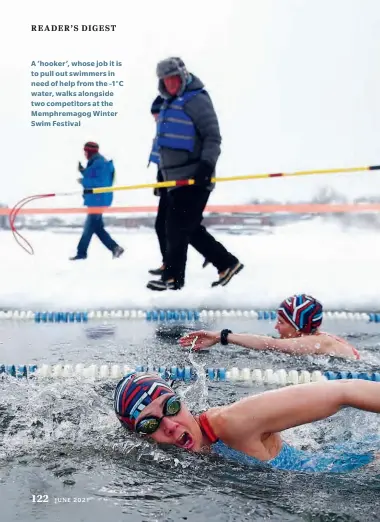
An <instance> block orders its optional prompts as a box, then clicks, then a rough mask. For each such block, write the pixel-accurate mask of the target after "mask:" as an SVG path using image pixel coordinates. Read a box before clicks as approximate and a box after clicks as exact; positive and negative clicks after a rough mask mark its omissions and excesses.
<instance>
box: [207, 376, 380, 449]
mask: <svg viewBox="0 0 380 522" xmlns="http://www.w3.org/2000/svg"><path fill="white" fill-rule="evenodd" d="M345 406H350V407H353V408H358V409H361V410H365V411H370V412H375V413H380V383H378V382H372V381H364V380H355V381H353V380H341V381H331V382H318V383H311V384H299V385H296V386H292V387H290V388H281V389H279V390H272V391H267V392H264V393H261V394H259V395H255V396H252V397H248V398H246V399H242V400H240V401H238V402H235V403H233V404H231V405H229V406H224V407H222V408H220V409H219V408H215V410H214V409H213V408H211V409H210V410H209V411H208V413H207V417H208V419H209V422H210V423H211V425H212V427H213V429H214V431H215V433H216V435H217V436H218V437H220V438H221V439H222V440H225V442H228V441H229V440H236V437H239V439H240V440H242V441H245V442H243V443H244V444H245V443H247V444H249V441H250V440H251V442H252V440H256V441H257V439H258V438H259V437H260V436H261V435H263V434H265V433H277V432H280V431H283V430H286V429H289V428H293V427H295V426H299V425H302V424H307V423H310V422H314V421H318V420H321V419H325V418H327V417H330V416H331V415H334V413H337V412H338V411H339V410H340V409H341V408H343V407H345ZM379 420H380V419H379Z"/></svg>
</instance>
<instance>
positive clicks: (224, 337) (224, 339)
mask: <svg viewBox="0 0 380 522" xmlns="http://www.w3.org/2000/svg"><path fill="white" fill-rule="evenodd" d="M230 333H232V331H231V330H227V328H226V329H225V330H222V331H221V332H220V343H221V344H223V345H224V346H226V344H228V340H227V338H228V334H230Z"/></svg>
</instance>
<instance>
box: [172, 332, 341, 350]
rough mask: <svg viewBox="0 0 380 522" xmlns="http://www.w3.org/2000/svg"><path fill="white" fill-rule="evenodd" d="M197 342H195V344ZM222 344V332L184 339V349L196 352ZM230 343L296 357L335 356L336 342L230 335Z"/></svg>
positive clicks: (316, 337) (311, 337)
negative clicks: (312, 355) (187, 348)
mask: <svg viewBox="0 0 380 522" xmlns="http://www.w3.org/2000/svg"><path fill="white" fill-rule="evenodd" d="M194 340H195V342H194ZM219 342H220V332H207V331H204V330H200V331H197V332H191V333H189V334H187V335H186V336H184V337H182V338H181V340H180V344H181V346H183V347H189V346H192V347H193V349H194V350H202V349H205V348H210V347H211V346H213V345H214V344H216V343H219ZM228 343H229V344H235V345H237V346H242V347H244V348H249V349H251V350H276V351H278V352H284V353H291V354H295V355H310V354H326V353H329V354H331V355H335V348H334V344H336V341H334V340H333V339H331V338H329V337H325V336H323V335H307V336H302V337H297V338H294V339H275V338H273V337H269V336H266V335H254V334H234V333H230V334H228Z"/></svg>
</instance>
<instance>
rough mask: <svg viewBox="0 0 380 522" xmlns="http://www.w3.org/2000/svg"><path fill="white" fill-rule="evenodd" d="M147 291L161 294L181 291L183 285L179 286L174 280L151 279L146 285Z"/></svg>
mask: <svg viewBox="0 0 380 522" xmlns="http://www.w3.org/2000/svg"><path fill="white" fill-rule="evenodd" d="M146 287H147V288H149V290H156V291H157V292H163V291H164V290H181V288H182V287H183V285H181V284H179V283H178V282H177V281H174V279H169V280H167V281H164V280H163V279H158V280H157V279H153V280H152V281H149V282H148V284H147V285H146Z"/></svg>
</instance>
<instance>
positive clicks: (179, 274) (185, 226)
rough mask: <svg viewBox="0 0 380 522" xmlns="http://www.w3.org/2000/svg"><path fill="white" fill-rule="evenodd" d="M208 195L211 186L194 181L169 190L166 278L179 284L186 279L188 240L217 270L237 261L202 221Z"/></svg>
mask: <svg viewBox="0 0 380 522" xmlns="http://www.w3.org/2000/svg"><path fill="white" fill-rule="evenodd" d="M209 197H210V191H209V190H207V189H206V188H204V187H198V186H193V185H192V186H189V187H180V188H176V189H174V190H171V191H168V194H167V208H166V254H165V261H166V268H165V271H164V274H163V279H164V280H168V279H175V281H176V282H177V283H178V284H179V285H183V284H184V283H185V270H186V261H187V248H188V246H189V244H190V245H191V246H192V247H194V248H195V250H197V251H198V252H199V253H200V254H201V255H202V256H203V257H204V258H205V259H207V260H208V261H210V263H212V264H213V265H214V266H215V268H216V269H217V270H218V272H224V270H227V268H230V267H231V266H233V265H234V264H236V263H237V262H238V259H237V258H236V257H235V256H233V255H232V254H231V253H230V252H228V250H226V248H225V247H224V246H223V245H222V244H221V243H219V242H218V241H216V239H215V238H214V237H213V236H212V235H211V234H209V233H208V232H207V230H206V229H205V227H204V226H203V225H202V224H201V223H202V220H203V211H204V209H205V207H206V204H207V201H208V199H209Z"/></svg>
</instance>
